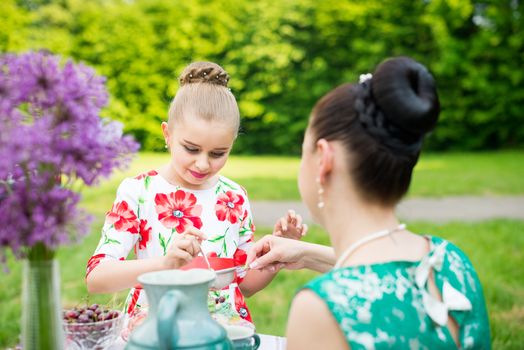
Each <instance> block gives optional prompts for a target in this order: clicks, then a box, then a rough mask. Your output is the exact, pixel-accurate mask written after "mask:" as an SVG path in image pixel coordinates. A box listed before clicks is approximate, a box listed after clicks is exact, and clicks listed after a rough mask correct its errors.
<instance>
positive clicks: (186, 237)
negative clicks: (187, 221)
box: [163, 227, 206, 269]
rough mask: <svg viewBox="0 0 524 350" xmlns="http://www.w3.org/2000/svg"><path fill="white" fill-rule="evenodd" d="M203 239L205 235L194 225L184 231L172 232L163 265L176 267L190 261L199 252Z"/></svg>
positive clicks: (170, 267)
mask: <svg viewBox="0 0 524 350" xmlns="http://www.w3.org/2000/svg"><path fill="white" fill-rule="evenodd" d="M204 239H206V236H205V235H204V234H203V233H202V231H200V230H199V229H197V228H195V227H191V228H189V229H188V230H186V231H185V232H184V233H174V234H173V239H172V241H171V244H170V245H169V247H168V248H167V253H166V255H165V256H164V262H163V263H164V267H165V268H166V269H178V268H180V267H182V266H184V265H186V264H187V263H189V262H191V260H193V258H194V257H195V256H197V255H198V253H200V250H201V249H200V243H201V242H202V240H204Z"/></svg>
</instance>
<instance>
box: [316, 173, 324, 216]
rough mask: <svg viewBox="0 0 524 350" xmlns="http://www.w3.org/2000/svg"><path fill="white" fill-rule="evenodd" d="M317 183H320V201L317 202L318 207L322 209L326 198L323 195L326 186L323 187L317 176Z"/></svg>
mask: <svg viewBox="0 0 524 350" xmlns="http://www.w3.org/2000/svg"><path fill="white" fill-rule="evenodd" d="M317 183H318V203H317V207H318V208H319V209H322V208H324V198H322V195H323V194H324V188H322V185H321V184H320V179H319V178H317Z"/></svg>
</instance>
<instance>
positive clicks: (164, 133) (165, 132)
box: [161, 122, 169, 146]
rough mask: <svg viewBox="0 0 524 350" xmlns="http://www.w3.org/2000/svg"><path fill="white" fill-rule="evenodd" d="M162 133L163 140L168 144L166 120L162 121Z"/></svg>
mask: <svg viewBox="0 0 524 350" xmlns="http://www.w3.org/2000/svg"><path fill="white" fill-rule="evenodd" d="M161 126H162V134H163V135H164V140H165V141H166V145H168V146H169V127H168V124H167V123H166V122H162V125H161Z"/></svg>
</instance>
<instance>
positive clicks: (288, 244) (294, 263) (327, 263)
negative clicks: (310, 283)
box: [246, 235, 336, 272]
mask: <svg viewBox="0 0 524 350" xmlns="http://www.w3.org/2000/svg"><path fill="white" fill-rule="evenodd" d="M335 261H336V257H335V252H334V250H333V248H331V247H328V246H324V245H321V244H314V243H309V242H303V241H297V240H294V239H289V238H283V237H278V236H274V235H267V236H264V237H263V238H262V239H260V240H259V241H257V242H255V243H254V244H253V246H251V249H250V250H249V252H248V254H247V261H246V264H248V266H249V267H250V268H251V269H256V270H269V271H271V272H275V271H278V270H280V269H282V268H286V269H290V270H298V269H302V268H307V269H310V270H314V271H317V272H326V271H329V270H330V269H331V268H333V265H334V264H335Z"/></svg>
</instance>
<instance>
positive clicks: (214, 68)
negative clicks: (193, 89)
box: [178, 62, 229, 87]
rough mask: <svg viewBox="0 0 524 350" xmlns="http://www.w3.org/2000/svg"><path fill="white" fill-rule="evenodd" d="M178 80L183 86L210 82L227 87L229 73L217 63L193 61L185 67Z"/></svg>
mask: <svg viewBox="0 0 524 350" xmlns="http://www.w3.org/2000/svg"><path fill="white" fill-rule="evenodd" d="M178 80H179V82H180V86H181V87H182V86H184V85H188V84H194V83H208V84H213V85H221V86H224V87H227V83H228V82H229V74H227V72H226V71H225V70H224V68H222V67H220V66H219V65H218V64H216V63H213V62H193V63H191V64H190V65H188V66H187V67H186V68H184V70H183V71H182V74H180V78H179V79H178Z"/></svg>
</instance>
